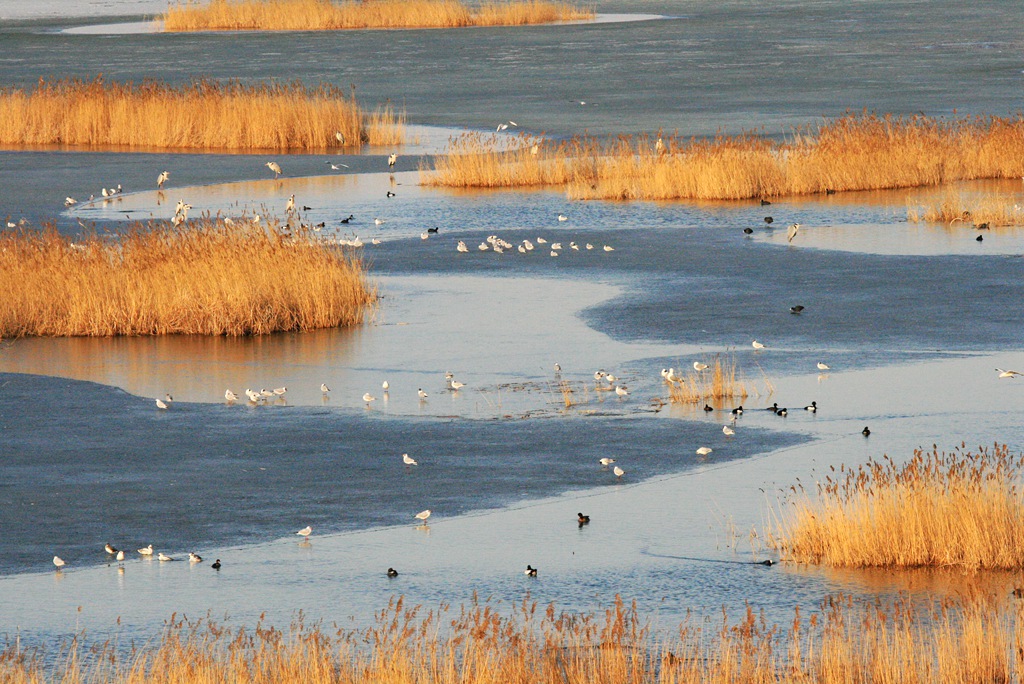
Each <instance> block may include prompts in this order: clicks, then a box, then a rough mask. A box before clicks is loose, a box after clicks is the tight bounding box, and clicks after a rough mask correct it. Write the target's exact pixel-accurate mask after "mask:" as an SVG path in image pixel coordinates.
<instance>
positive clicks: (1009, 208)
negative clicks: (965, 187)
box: [907, 193, 1024, 228]
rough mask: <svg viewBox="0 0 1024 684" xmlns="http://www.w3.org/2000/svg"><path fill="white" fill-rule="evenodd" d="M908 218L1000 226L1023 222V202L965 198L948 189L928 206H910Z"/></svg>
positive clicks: (992, 226)
mask: <svg viewBox="0 0 1024 684" xmlns="http://www.w3.org/2000/svg"><path fill="white" fill-rule="evenodd" d="M907 220H909V221H913V222H914V223H921V222H927V223H947V224H949V225H955V224H957V223H962V224H963V225H966V226H975V227H979V228H980V227H985V228H997V227H999V226H1021V225H1024V206H1021V205H1020V204H1018V203H1017V202H1014V201H1013V200H1011V199H1008V198H1005V197H998V196H994V195H987V196H983V197H976V198H973V199H971V200H966V199H964V197H963V196H962V195H960V194H956V193H949V194H947V195H946V196H945V197H944V198H943V199H941V200H939V201H937V202H933V203H932V204H928V205H925V206H915V207H910V208H908V209H907Z"/></svg>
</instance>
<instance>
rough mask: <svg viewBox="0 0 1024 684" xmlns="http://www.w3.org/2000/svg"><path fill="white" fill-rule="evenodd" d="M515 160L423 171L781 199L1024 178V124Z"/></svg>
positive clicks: (916, 120)
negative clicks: (973, 180)
mask: <svg viewBox="0 0 1024 684" xmlns="http://www.w3.org/2000/svg"><path fill="white" fill-rule="evenodd" d="M535 142H536V141H535V140H532V139H529V138H528V137H525V136H524V137H523V138H522V141H521V143H520V147H521V148H522V149H518V150H513V151H509V150H508V149H507V148H506V146H507V144H508V141H507V138H505V139H498V138H487V137H483V136H479V135H470V136H467V137H465V138H462V139H458V140H456V141H454V142H453V143H452V144H451V146H450V148H449V150H448V151H447V153H446V154H445V155H442V156H439V157H438V158H437V159H436V161H435V168H434V170H433V171H430V170H428V169H423V170H422V172H421V181H422V182H423V183H424V184H427V185H441V186H453V187H521V186H531V185H563V186H565V187H566V189H567V192H568V195H569V197H570V198H575V199H622V200H636V199H640V200H661V199H708V200H731V199H750V198H758V197H762V198H763V197H781V196H786V195H801V194H814V193H827V192H842V191H849V190H875V189H885V188H908V187H917V186H925V185H938V184H940V183H948V182H951V181H958V180H970V179H977V178H1016V177H1020V176H1021V175H1024V118H1022V117H1021V116H1017V117H1015V118H1005V119H1003V118H998V117H985V118H980V117H979V118H972V119H954V120H948V121H947V120H938V119H931V118H928V117H924V116H911V117H897V116H892V115H887V116H878V115H875V114H866V113H865V114H860V115H855V114H850V115H847V116H844V117H842V118H840V119H836V120H834V121H828V122H825V123H824V124H822V125H820V126H818V127H816V128H814V129H798V130H797V131H796V132H795V134H794V135H793V136H791V138H790V139H789V140H786V141H784V142H775V141H773V140H770V139H768V138H765V137H763V136H759V135H754V134H743V135H738V136H731V137H730V136H717V137H715V138H714V139H710V140H701V139H696V138H690V139H685V138H680V137H678V136H667V137H663V136H658V137H657V139H654V140H652V139H651V137H649V136H640V137H635V138H634V137H629V136H619V137H617V138H614V139H610V140H599V139H597V138H593V137H586V136H581V137H577V138H574V139H573V140H571V141H569V142H567V143H562V144H557V145H555V144H542V145H540V146H539V148H538V153H537V154H529V155H527V152H526V151H525V148H527V147H529V146H532V145H533V144H535Z"/></svg>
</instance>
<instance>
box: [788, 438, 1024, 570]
mask: <svg viewBox="0 0 1024 684" xmlns="http://www.w3.org/2000/svg"><path fill="white" fill-rule="evenodd" d="M1022 466H1024V454H1017V455H1014V454H1011V453H1010V451H1009V447H1007V446H1005V445H1003V446H999V445H997V446H994V447H993V448H992V449H987V448H985V449H980V450H978V451H977V452H971V451H965V450H964V447H963V446H961V448H958V449H956V450H954V451H953V452H951V453H945V452H939V451H938V449H933V450H932V451H930V452H925V451H923V450H920V449H918V450H917V451H915V452H914V456H913V458H911V459H910V460H909V461H907V462H906V463H903V464H897V463H896V462H894V461H893V460H892V459H891V458H889V457H888V456H885V457H883V459H882V460H881V461H875V460H872V461H870V462H868V464H867V465H864V466H859V467H857V468H855V469H852V468H845V467H840V468H839V470H838V471H836V472H834V473H833V474H830V475H828V476H827V477H826V478H825V480H824V482H821V483H819V484H818V487H817V495H816V497H814V498H811V497H809V496H804V495H803V492H802V491H801V492H800V494H799V495H798V496H797V497H796V498H795V500H794V501H793V502H792V509H791V510H787V511H785V512H784V513H783V514H782V517H781V521H780V522H779V523H778V526H777V529H776V530H774V533H773V536H772V544H773V545H774V546H775V547H776V548H778V549H779V551H780V552H781V553H782V554H783V555H784V556H786V557H787V558H789V559H792V560H795V561H798V562H804V563H822V564H825V565H830V566H835V567H867V566H878V567H904V568H907V567H943V568H945V567H955V568H963V569H965V570H979V569H1009V570H1022V569H1024V497H1022V493H1021V491H1020V490H1019V489H1018V486H1019V485H1020V477H1021V472H1022ZM833 471H835V468H833ZM833 475H834V477H833ZM796 491H797V490H796V489H795V488H794V492H796Z"/></svg>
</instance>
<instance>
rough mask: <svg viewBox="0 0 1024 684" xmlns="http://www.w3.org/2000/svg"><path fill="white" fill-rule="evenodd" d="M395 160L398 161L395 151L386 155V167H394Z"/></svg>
mask: <svg viewBox="0 0 1024 684" xmlns="http://www.w3.org/2000/svg"><path fill="white" fill-rule="evenodd" d="M397 161H398V153H397V152H392V153H391V154H390V155H389V156H388V168H389V169H393V168H395V162H397Z"/></svg>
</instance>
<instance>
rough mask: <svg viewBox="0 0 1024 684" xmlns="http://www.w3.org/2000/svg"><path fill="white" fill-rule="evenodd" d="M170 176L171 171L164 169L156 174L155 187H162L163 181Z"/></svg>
mask: <svg viewBox="0 0 1024 684" xmlns="http://www.w3.org/2000/svg"><path fill="white" fill-rule="evenodd" d="M170 177H171V172H170V171H164V172H163V173H161V174H160V175H159V176H157V177H156V187H157V189H158V190H159V189H160V188H162V187H164V183H166V182H167V181H168V179H170Z"/></svg>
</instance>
